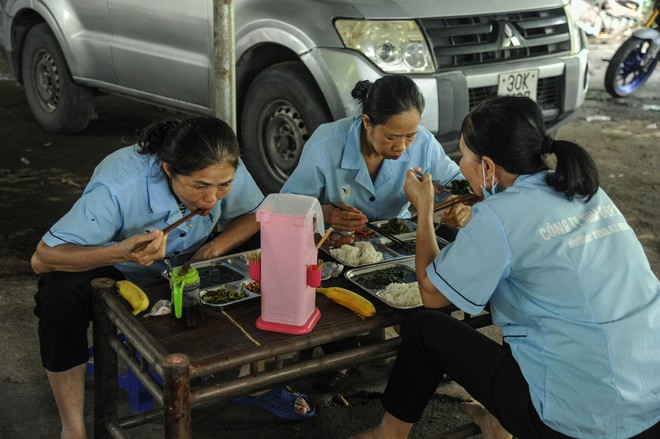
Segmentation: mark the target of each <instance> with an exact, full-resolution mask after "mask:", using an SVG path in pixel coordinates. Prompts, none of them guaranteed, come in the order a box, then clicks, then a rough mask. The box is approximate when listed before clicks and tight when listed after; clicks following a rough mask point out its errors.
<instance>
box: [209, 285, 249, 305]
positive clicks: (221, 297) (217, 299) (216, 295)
mask: <svg viewBox="0 0 660 439" xmlns="http://www.w3.org/2000/svg"><path fill="white" fill-rule="evenodd" d="M244 298H245V292H244V291H242V290H241V291H236V290H228V289H226V288H225V286H224V285H223V286H221V287H220V288H218V289H216V290H208V291H206V294H204V295H203V296H202V300H203V301H204V302H206V303H209V304H211V305H221V304H224V303H229V302H233V301H235V300H239V299H244Z"/></svg>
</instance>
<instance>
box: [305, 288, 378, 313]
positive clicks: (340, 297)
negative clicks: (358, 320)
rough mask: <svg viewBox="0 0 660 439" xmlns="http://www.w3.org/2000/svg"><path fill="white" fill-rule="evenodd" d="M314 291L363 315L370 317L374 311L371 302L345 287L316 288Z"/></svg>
mask: <svg viewBox="0 0 660 439" xmlns="http://www.w3.org/2000/svg"><path fill="white" fill-rule="evenodd" d="M316 292H317V293H321V294H323V295H325V297H327V298H328V299H330V300H332V301H333V302H336V303H338V304H340V305H342V306H345V307H346V308H348V309H350V310H352V311H355V312H356V313H358V314H359V315H361V316H363V317H371V316H372V315H374V314H375V313H376V308H375V307H374V305H373V303H371V302H369V301H368V300H367V299H365V298H364V297H362V296H360V295H359V294H357V293H354V292H353V291H351V290H347V289H346V288H339V287H330V288H317V289H316Z"/></svg>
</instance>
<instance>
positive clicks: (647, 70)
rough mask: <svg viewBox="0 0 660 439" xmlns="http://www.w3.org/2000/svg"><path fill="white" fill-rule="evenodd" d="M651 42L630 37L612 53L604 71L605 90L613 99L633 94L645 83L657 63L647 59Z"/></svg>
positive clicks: (653, 59)
mask: <svg viewBox="0 0 660 439" xmlns="http://www.w3.org/2000/svg"><path fill="white" fill-rule="evenodd" d="M650 48H651V42H650V41H648V40H642V39H639V38H635V37H631V38H629V39H628V40H626V41H625V42H624V43H623V44H622V45H621V46H620V47H619V48H618V49H617V51H616V52H615V53H614V56H612V59H611V60H610V62H609V64H608V65H607V70H606V71H605V90H607V92H608V93H609V94H610V95H612V96H613V97H615V98H616V97H625V96H629V95H631V94H632V93H634V92H635V91H636V90H637V89H638V88H640V87H641V86H642V84H644V82H646V80H647V79H648V78H649V76H651V73H653V69H654V68H655V66H656V65H657V63H658V59H657V58H652V59H649V58H648V51H649V49H650Z"/></svg>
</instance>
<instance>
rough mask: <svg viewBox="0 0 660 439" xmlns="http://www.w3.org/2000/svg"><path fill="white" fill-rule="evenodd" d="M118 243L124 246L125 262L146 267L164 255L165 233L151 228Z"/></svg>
mask: <svg viewBox="0 0 660 439" xmlns="http://www.w3.org/2000/svg"><path fill="white" fill-rule="evenodd" d="M119 245H120V246H122V247H123V248H126V254H127V262H133V263H135V264H138V265H142V266H145V267H146V266H149V265H151V264H153V262H154V261H156V260H159V259H163V258H164V257H165V247H166V245H167V234H165V233H163V231H162V230H152V231H151V232H147V233H140V234H138V235H133V236H131V237H129V238H126V239H125V240H123V241H122V242H120V243H119Z"/></svg>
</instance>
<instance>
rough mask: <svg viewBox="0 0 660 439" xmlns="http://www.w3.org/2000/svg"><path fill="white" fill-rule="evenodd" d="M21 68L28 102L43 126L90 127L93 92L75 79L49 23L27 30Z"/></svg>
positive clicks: (53, 128) (71, 130)
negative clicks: (74, 80)
mask: <svg viewBox="0 0 660 439" xmlns="http://www.w3.org/2000/svg"><path fill="white" fill-rule="evenodd" d="M22 71H23V86H24V87H25V95H26V97H27V102H28V105H29V106H30V110H32V114H33V115H34V117H35V119H36V120H37V123H38V124H39V125H41V127H42V128H44V129H45V130H48V131H53V132H57V133H75V132H78V131H82V130H84V129H85V128H86V127H87V125H88V124H89V120H90V119H91V117H92V114H93V112H94V103H93V99H94V91H93V90H92V89H89V88H87V87H82V86H80V85H78V84H76V83H74V82H73V79H72V78H71V72H70V71H69V67H68V66H67V63H66V60H65V59H64V54H63V53H62V50H61V49H60V47H59V45H58V44H57V41H56V40H55V36H54V35H53V33H52V32H51V30H50V29H49V28H48V25H47V24H45V23H42V24H37V25H35V26H34V27H33V28H32V29H30V31H29V32H28V34H27V37H26V39H25V45H24V46H23V53H22Z"/></svg>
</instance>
